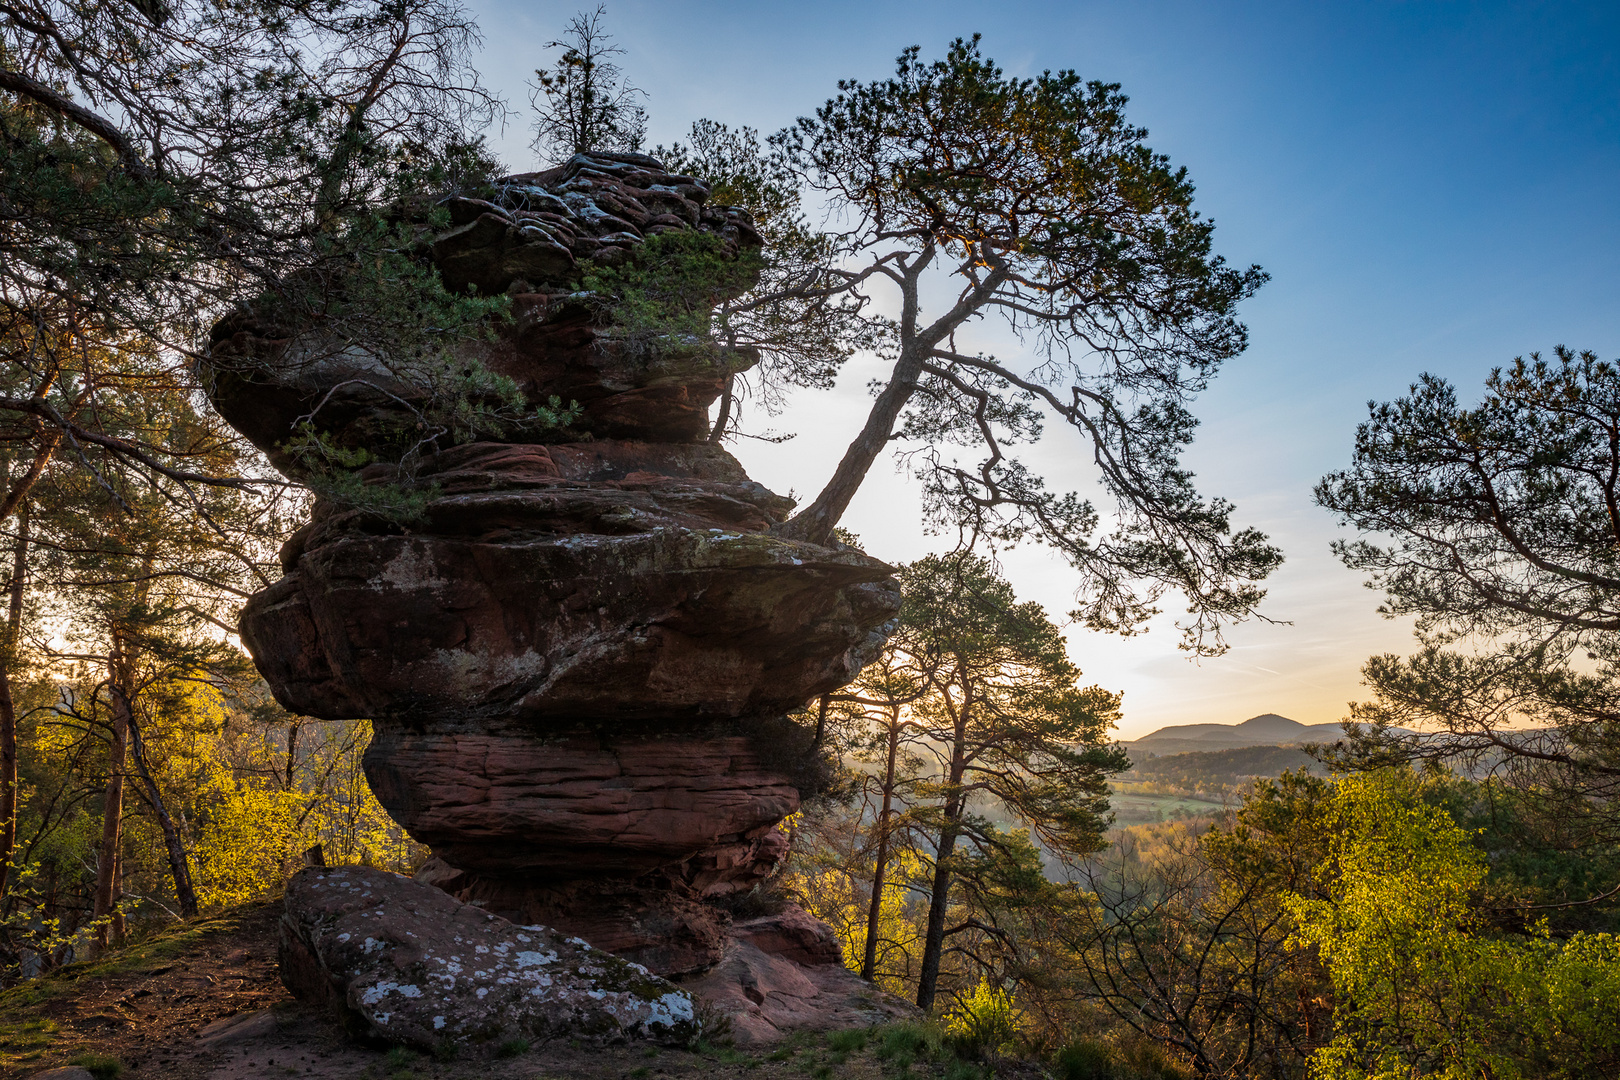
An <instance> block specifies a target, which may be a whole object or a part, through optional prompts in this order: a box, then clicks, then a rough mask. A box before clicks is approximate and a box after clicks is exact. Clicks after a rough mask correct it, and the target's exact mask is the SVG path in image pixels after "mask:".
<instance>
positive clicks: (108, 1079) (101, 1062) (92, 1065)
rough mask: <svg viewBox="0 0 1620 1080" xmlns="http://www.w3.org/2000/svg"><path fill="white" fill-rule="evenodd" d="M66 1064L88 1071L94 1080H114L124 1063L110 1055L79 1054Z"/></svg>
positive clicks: (122, 1068)
mask: <svg viewBox="0 0 1620 1080" xmlns="http://www.w3.org/2000/svg"><path fill="white" fill-rule="evenodd" d="M68 1064H69V1065H77V1066H78V1067H79V1068H81V1069H87V1070H89V1071H90V1073H91V1074H92V1075H94V1076H95V1078H96V1080H115V1078H116V1077H117V1076H118V1074H119V1073H121V1072H123V1071H124V1063H123V1062H122V1061H119V1060H118V1059H117V1058H115V1057H113V1056H112V1055H111V1054H80V1055H79V1056H78V1057H76V1058H73V1059H71V1060H70V1061H69V1062H68Z"/></svg>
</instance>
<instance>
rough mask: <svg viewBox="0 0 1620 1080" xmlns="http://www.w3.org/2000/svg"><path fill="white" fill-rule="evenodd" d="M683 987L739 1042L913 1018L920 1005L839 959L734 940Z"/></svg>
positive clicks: (748, 1043) (763, 1041)
mask: <svg viewBox="0 0 1620 1080" xmlns="http://www.w3.org/2000/svg"><path fill="white" fill-rule="evenodd" d="M681 986H682V988H683V989H686V990H688V991H690V992H691V994H692V996H693V997H695V998H697V999H698V1000H699V1001H701V1002H702V1003H703V1004H704V1005H705V1006H706V1008H707V1009H708V1011H709V1012H710V1014H711V1015H713V1016H716V1017H720V1018H723V1019H724V1022H725V1023H727V1024H728V1025H729V1027H730V1031H729V1035H730V1037H731V1039H732V1041H733V1042H735V1043H736V1044H737V1045H738V1046H741V1047H757V1046H770V1045H772V1044H773V1043H777V1042H780V1041H782V1040H783V1039H785V1038H787V1036H789V1035H791V1034H793V1033H795V1032H801V1031H805V1032H809V1031H837V1030H842V1029H845V1028H865V1027H872V1026H873V1025H875V1024H888V1023H893V1022H895V1021H898V1020H916V1019H919V1018H921V1016H922V1012H921V1011H920V1010H919V1009H918V1008H917V1007H916V1006H914V1005H912V1004H910V1003H909V1002H906V1001H902V1000H901V999H899V998H897V997H895V996H894V995H893V994H890V993H887V992H885V991H883V990H881V989H879V988H878V987H876V986H873V985H872V984H871V983H869V982H867V981H866V980H865V979H862V978H861V977H860V976H859V975H857V974H855V973H854V972H853V971H850V970H849V969H848V968H846V967H844V966H843V965H842V964H819V965H815V966H806V965H803V964H798V963H795V962H794V961H792V960H789V959H788V958H786V957H785V956H773V955H771V954H770V953H767V952H764V951H763V950H761V949H760V948H759V947H758V946H755V945H752V944H749V943H748V942H747V941H740V940H734V941H732V942H731V944H730V945H728V946H727V948H726V953H725V956H724V958H723V959H722V960H721V961H720V963H718V964H716V965H715V966H714V967H713V968H711V969H710V970H709V971H708V972H707V973H706V974H704V975H703V976H701V977H700V978H695V979H687V980H683V981H682V983H681Z"/></svg>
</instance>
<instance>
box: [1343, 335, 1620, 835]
mask: <svg viewBox="0 0 1620 1080" xmlns="http://www.w3.org/2000/svg"><path fill="white" fill-rule="evenodd" d="M1485 390H1486V393H1485V397H1484V398H1483V400H1481V402H1480V403H1479V404H1478V405H1477V406H1473V407H1467V406H1464V405H1462V404H1460V403H1459V401H1458V395H1457V392H1456V390H1455V388H1454V387H1452V385H1451V384H1450V383H1448V382H1446V381H1445V380H1443V379H1440V378H1437V377H1434V376H1430V375H1425V376H1423V377H1422V378H1421V379H1420V380H1419V381H1418V382H1417V383H1416V384H1414V385H1413V387H1412V390H1411V393H1410V395H1409V396H1407V397H1404V398H1401V399H1399V400H1397V401H1395V402H1390V403H1385V404H1375V405H1372V406H1371V414H1370V416H1369V419H1368V420H1367V421H1366V422H1364V423H1363V424H1362V425H1361V426H1360V427H1359V428H1358V429H1357V432H1356V441H1355V451H1354V457H1353V460H1352V464H1351V467H1350V468H1349V469H1347V470H1344V471H1342V472H1337V473H1333V474H1331V475H1329V476H1328V477H1326V478H1325V479H1324V480H1323V481H1322V482H1321V484H1320V485H1318V487H1317V489H1316V497H1317V500H1318V501H1319V502H1320V503H1321V504H1322V505H1323V506H1325V507H1327V508H1328V509H1329V510H1332V511H1334V512H1335V513H1337V514H1338V515H1339V516H1340V517H1341V519H1342V520H1344V521H1345V522H1346V523H1347V524H1350V525H1353V526H1355V527H1356V528H1357V529H1360V530H1362V531H1363V532H1365V533H1368V534H1371V535H1370V536H1367V537H1365V538H1363V539H1358V540H1352V541H1341V542H1339V543H1338V544H1337V545H1336V548H1335V550H1336V551H1337V552H1338V554H1339V556H1340V558H1342V559H1343V560H1344V562H1345V563H1346V565H1348V566H1350V567H1352V568H1353V569H1357V570H1362V571H1365V572H1366V573H1367V574H1368V575H1369V580H1368V584H1369V585H1370V586H1372V587H1374V588H1378V589H1381V590H1382V591H1383V592H1384V594H1385V597H1386V600H1385V603H1384V606H1383V608H1382V609H1381V610H1382V611H1383V612H1384V613H1385V614H1387V615H1390V616H1398V615H1415V616H1416V617H1417V629H1418V633H1419V636H1420V639H1421V645H1422V647H1421V649H1420V651H1419V652H1418V653H1416V654H1415V655H1414V656H1412V657H1410V658H1404V659H1403V658H1401V657H1398V656H1395V655H1389V654H1386V655H1382V656H1376V657H1373V658H1372V659H1371V660H1369V661H1368V663H1367V666H1366V668H1365V669H1364V673H1365V676H1366V680H1367V683H1368V685H1369V686H1370V687H1371V688H1372V689H1373V691H1374V693H1375V695H1376V697H1375V699H1374V700H1373V701H1370V702H1366V703H1363V704H1360V705H1358V706H1356V707H1355V710H1354V716H1355V718H1356V719H1358V720H1362V721H1365V722H1367V723H1368V724H1369V725H1370V727H1369V729H1368V730H1367V731H1366V732H1365V736H1364V737H1363V738H1361V739H1360V740H1359V742H1358V743H1357V744H1356V745H1357V746H1358V747H1359V749H1360V752H1361V754H1362V755H1363V757H1364V758H1366V759H1368V760H1371V761H1374V762H1381V761H1387V760H1390V759H1391V758H1393V759H1407V758H1412V757H1450V756H1462V757H1466V758H1472V759H1473V760H1474V761H1475V762H1477V763H1482V764H1483V765H1485V766H1488V767H1501V768H1504V769H1507V770H1510V771H1513V772H1516V773H1517V774H1518V775H1519V776H1520V779H1522V780H1523V781H1524V783H1525V784H1527V785H1529V786H1530V787H1533V788H1535V789H1537V790H1539V791H1541V792H1543V793H1544V794H1545V795H1546V796H1547V797H1549V798H1562V799H1566V800H1572V801H1570V802H1569V806H1568V810H1569V812H1570V813H1571V814H1573V815H1575V817H1574V818H1572V820H1584V821H1586V822H1587V823H1588V824H1590V825H1592V826H1594V827H1598V826H1599V825H1601V819H1603V818H1604V817H1605V815H1604V814H1602V813H1601V812H1599V811H1600V810H1601V806H1602V805H1606V804H1607V803H1608V801H1609V799H1610V798H1611V797H1612V795H1613V793H1614V791H1615V790H1616V784H1617V782H1620V742H1617V741H1616V740H1615V738H1614V736H1613V734H1612V732H1613V725H1614V723H1615V721H1616V719H1617V718H1620V633H1617V631H1620V373H1617V371H1616V369H1615V367H1614V365H1613V364H1611V363H1607V362H1604V361H1600V360H1599V359H1598V358H1597V357H1596V355H1594V354H1593V353H1590V352H1584V353H1576V352H1573V351H1571V350H1568V349H1564V348H1559V349H1558V350H1556V351H1555V353H1554V355H1553V356H1552V357H1551V358H1550V359H1544V358H1542V357H1541V356H1539V355H1537V354H1532V355H1531V356H1530V358H1529V359H1528V360H1526V359H1523V358H1520V359H1517V360H1515V361H1514V362H1513V363H1512V364H1511V365H1510V366H1508V367H1506V368H1501V369H1497V370H1495V371H1493V372H1492V373H1491V375H1490V377H1489V378H1488V379H1487V380H1486V384H1485ZM1436 728H1438V729H1439V731H1440V734H1439V735H1436V734H1435V733H1434V729H1436ZM1594 814H1596V818H1595V819H1594ZM1600 832H1601V833H1602V834H1603V835H1605V836H1608V837H1610V838H1612V837H1613V836H1615V835H1620V833H1617V832H1616V830H1615V825H1614V823H1612V822H1611V824H1610V825H1608V826H1605V827H1602V828H1601V829H1600Z"/></svg>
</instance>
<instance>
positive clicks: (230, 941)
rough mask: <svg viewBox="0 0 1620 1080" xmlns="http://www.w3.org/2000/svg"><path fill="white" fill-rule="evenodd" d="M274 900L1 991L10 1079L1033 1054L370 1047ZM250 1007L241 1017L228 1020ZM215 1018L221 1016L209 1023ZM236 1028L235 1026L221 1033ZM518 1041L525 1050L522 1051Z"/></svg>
mask: <svg viewBox="0 0 1620 1080" xmlns="http://www.w3.org/2000/svg"><path fill="white" fill-rule="evenodd" d="M279 915H280V904H279V902H273V903H268V904H263V905H258V906H253V907H248V908H243V909H241V910H238V911H235V912H232V913H229V914H226V915H222V916H219V917H216V918H212V919H206V920H202V921H199V922H196V923H193V924H191V925H189V926H186V927H184V928H181V929H178V930H173V931H170V932H167V933H165V934H162V935H160V936H158V937H155V938H153V939H151V940H149V941H146V942H141V943H137V944H135V945H133V946H131V947H130V948H128V949H125V950H122V951H121V952H117V953H114V954H111V955H109V956H108V957H107V958H106V959H104V960H101V961H98V962H96V963H94V964H79V965H73V966H71V967H69V968H67V969H65V970H64V971H61V972H57V973H54V974H52V975H50V976H47V977H46V978H43V979H39V980H35V981H34V982H32V983H28V984H25V985H23V986H19V987H16V988H14V989H12V990H9V991H6V992H5V993H4V994H0V1080H15V1078H22V1077H26V1076H29V1075H31V1074H33V1073H35V1072H38V1071H40V1070H43V1069H47V1068H51V1067H54V1066H57V1065H65V1064H69V1063H76V1064H83V1065H85V1066H86V1067H88V1068H90V1069H91V1070H92V1071H93V1072H95V1073H96V1076H97V1080H112V1078H113V1077H114V1076H116V1077H117V1080H271V1078H275V1080H288V1078H290V1077H305V1078H308V1080H496V1078H500V1080H505V1078H508V1077H510V1078H513V1080H607V1078H621V1077H623V1078H632V1080H662V1078H670V1077H692V1078H698V1077H701V1078H703V1080H741V1078H743V1077H748V1078H749V1080H788V1078H793V1080H799V1078H809V1080H831V1078H833V1077H838V1078H844V1077H848V1078H850V1080H905V1078H910V1080H923V1078H924V1077H930V1078H940V1080H988V1077H990V1076H992V1075H994V1076H996V1077H1011V1076H1018V1077H1025V1078H1031V1080H1033V1078H1036V1077H1039V1076H1041V1070H1040V1069H1039V1068H1038V1067H1034V1066H1032V1065H1031V1064H1030V1063H1015V1062H1004V1063H1002V1065H1001V1066H1000V1067H995V1068H986V1067H985V1066H983V1065H979V1064H971V1063H968V1062H963V1061H958V1060H956V1059H955V1058H954V1056H952V1055H951V1054H949V1052H948V1051H942V1050H940V1049H939V1048H938V1047H937V1044H936V1045H933V1046H930V1045H927V1040H926V1038H925V1037H924V1036H923V1034H922V1033H921V1029H915V1028H909V1027H895V1028H880V1029H873V1030H869V1031H843V1032H834V1033H831V1034H823V1035H816V1036H800V1037H795V1038H793V1039H791V1040H789V1041H788V1042H786V1043H784V1044H783V1045H781V1046H779V1047H777V1048H775V1049H772V1050H768V1051H758V1052H753V1053H750V1052H745V1051H741V1050H735V1049H731V1048H728V1047H723V1046H719V1047H716V1046H704V1047H700V1048H698V1049H696V1050H673V1049H666V1048H659V1047H651V1046H647V1045H645V1044H637V1045H632V1046H621V1047H609V1048H605V1049H604V1048H594V1047H587V1046H581V1045H578V1044H571V1043H568V1042H563V1041H552V1042H547V1043H543V1044H538V1045H535V1046H533V1047H531V1048H529V1049H528V1050H526V1051H524V1052H521V1053H513V1054H511V1055H510V1056H507V1057H501V1058H495V1059H481V1060H465V1061H462V1060H444V1061H441V1060H436V1059H433V1058H428V1057H423V1056H420V1055H417V1054H414V1053H411V1052H409V1051H407V1050H405V1049H404V1048H395V1049H392V1050H390V1049H386V1048H381V1047H373V1046H366V1045H362V1044H359V1043H357V1042H355V1041H354V1040H353V1039H351V1038H350V1037H348V1036H347V1035H346V1034H345V1033H344V1031H343V1029H342V1027H341V1025H340V1024H339V1023H338V1021H337V1020H336V1019H335V1018H333V1017H331V1016H330V1015H329V1014H326V1013H325V1012H320V1011H316V1010H314V1009H311V1008H309V1007H306V1006H304V1005H302V1004H301V1003H299V1002H298V1001H296V1000H294V999H293V997H292V996H291V995H290V994H289V993H288V992H287V991H286V989H285V988H284V987H283V986H282V985H281V982H280V980H279V979H278V978H277V975H276V955H275V954H276V938H277V929H276V920H277V918H278V917H279ZM230 1018H237V1019H236V1020H235V1021H234V1022H233V1023H232V1024H229V1025H220V1024H219V1023H218V1022H219V1021H224V1020H228V1019H230ZM210 1025H214V1027H212V1028H210ZM222 1026H225V1027H228V1028H229V1030H228V1031H225V1032H224V1033H223V1034H222V1033H221V1032H220V1028H221V1027H222ZM511 1049H514V1050H515V1049H516V1048H511Z"/></svg>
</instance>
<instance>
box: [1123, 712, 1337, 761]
mask: <svg viewBox="0 0 1620 1080" xmlns="http://www.w3.org/2000/svg"><path fill="white" fill-rule="evenodd" d="M1343 737H1344V725H1342V724H1302V723H1300V722H1299V721H1298V720H1290V719H1288V717H1286V716H1278V715H1277V714H1276V713H1263V714H1261V715H1260V716H1252V717H1250V718H1249V719H1247V720H1245V721H1243V723H1241V724H1177V725H1175V726H1173V727H1164V728H1160V729H1159V730H1158V731H1155V732H1153V733H1152V734H1151V735H1144V736H1143V737H1142V738H1140V739H1137V740H1136V741H1135V742H1132V743H1127V744H1126V745H1128V746H1129V747H1130V748H1131V749H1132V750H1136V751H1147V752H1150V753H1154V754H1159V755H1164V754H1185V753H1189V752H1193V751H1201V750H1233V749H1237V748H1240V747H1245V746H1286V745H1288V744H1290V743H1330V742H1333V741H1335V740H1337V739H1342V738H1343Z"/></svg>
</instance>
